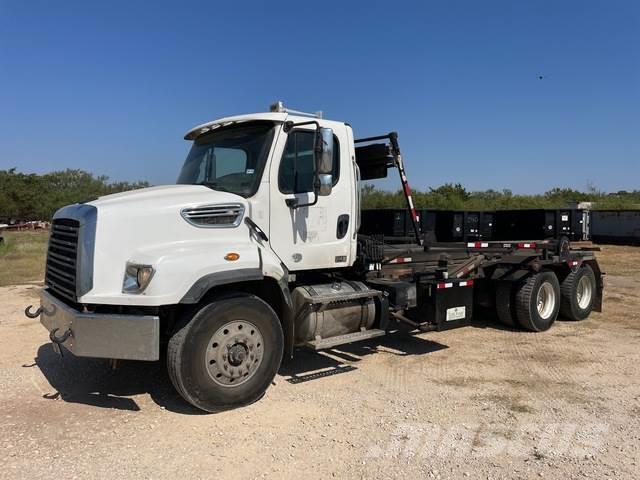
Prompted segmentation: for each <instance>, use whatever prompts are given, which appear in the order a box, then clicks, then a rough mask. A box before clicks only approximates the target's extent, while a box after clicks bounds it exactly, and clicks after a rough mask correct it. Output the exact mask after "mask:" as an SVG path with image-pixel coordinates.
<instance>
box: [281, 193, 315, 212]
mask: <svg viewBox="0 0 640 480" xmlns="http://www.w3.org/2000/svg"><path fill="white" fill-rule="evenodd" d="M313 196H314V197H315V199H314V200H313V202H309V203H298V199H297V198H287V199H286V200H285V201H284V203H286V204H287V207H289V208H291V209H293V210H295V209H296V208H302V207H313V206H314V205H315V204H316V203H318V198H319V197H320V195H318V191H317V190H315V191H314V192H313Z"/></svg>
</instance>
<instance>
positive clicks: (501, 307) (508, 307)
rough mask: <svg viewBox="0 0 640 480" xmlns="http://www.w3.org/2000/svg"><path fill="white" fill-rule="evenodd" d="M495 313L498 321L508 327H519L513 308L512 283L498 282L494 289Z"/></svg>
mask: <svg viewBox="0 0 640 480" xmlns="http://www.w3.org/2000/svg"><path fill="white" fill-rule="evenodd" d="M496 311H497V312H498V319H499V320H500V322H501V323H503V324H504V325H507V326H508V327H514V328H516V327H519V325H518V320H517V318H516V311H515V308H514V288H513V283H512V282H500V283H498V286H497V287H496Z"/></svg>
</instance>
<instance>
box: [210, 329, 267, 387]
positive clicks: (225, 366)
mask: <svg viewBox="0 0 640 480" xmlns="http://www.w3.org/2000/svg"><path fill="white" fill-rule="evenodd" d="M263 357H264V340H263V338H262V333H260V330H259V329H258V327H256V326H255V325H254V324H253V323H251V322H248V321H246V320H234V321H231V322H228V323H226V324H224V325H223V326H222V327H220V328H219V329H218V330H217V331H216V333H214V334H213V336H212V337H211V340H210V341H209V346H208V348H207V353H206V355H205V367H206V369H207V372H208V373H209V376H210V377H211V379H212V380H213V381H214V382H216V383H217V384H218V385H222V386H223V387H236V386H238V385H242V384H243V383H245V382H246V381H248V380H249V379H250V378H251V377H252V376H253V375H254V374H255V373H256V371H257V370H258V368H259V367H260V365H261V364H262V359H263Z"/></svg>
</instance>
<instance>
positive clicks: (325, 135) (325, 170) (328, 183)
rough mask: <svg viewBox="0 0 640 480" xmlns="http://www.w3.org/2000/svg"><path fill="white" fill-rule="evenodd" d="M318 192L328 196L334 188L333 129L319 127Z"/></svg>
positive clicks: (317, 151) (316, 143) (316, 161)
mask: <svg viewBox="0 0 640 480" xmlns="http://www.w3.org/2000/svg"><path fill="white" fill-rule="evenodd" d="M314 155H315V164H316V176H317V182H316V184H317V185H318V189H317V192H316V193H317V194H318V195H320V196H321V197H326V196H327V195H330V194H331V189H332V188H333V177H332V174H333V129H331V128H318V129H317V130H316V142H315V152H314Z"/></svg>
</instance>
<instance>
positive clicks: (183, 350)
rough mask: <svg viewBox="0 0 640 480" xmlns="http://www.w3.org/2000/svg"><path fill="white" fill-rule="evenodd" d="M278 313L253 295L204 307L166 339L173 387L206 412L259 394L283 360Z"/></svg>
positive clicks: (282, 343) (234, 405)
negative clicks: (167, 340)
mask: <svg viewBox="0 0 640 480" xmlns="http://www.w3.org/2000/svg"><path fill="white" fill-rule="evenodd" d="M283 348H284V338H283V333H282V327H281V325H280V321H279V319H278V316H277V315H276V313H275V312H274V311H273V309H272V308H271V307H270V306H269V305H268V304H267V303H265V302H264V301H263V300H261V299H260V298H258V297H256V296H254V295H238V296H234V297H230V298H224V299H220V300H217V301H213V302H212V303H210V304H208V305H205V306H203V307H202V308H201V309H200V310H199V311H197V312H196V314H195V315H193V317H192V318H191V319H190V320H188V321H187V322H186V323H185V324H184V326H183V327H182V328H181V329H180V330H178V331H177V332H176V333H175V334H174V335H173V336H172V337H171V339H170V340H169V345H168V347H167V369H168V372H169V377H170V378H171V382H172V383H173V385H174V387H175V388H176V390H177V391H178V393H180V395H181V396H182V397H183V398H184V399H185V400H186V401H187V402H189V403H191V404H192V405H194V406H195V407H197V408H199V409H202V410H205V411H207V412H216V411H221V410H226V409H230V408H234V407H238V406H242V405H248V404H250V403H253V402H255V401H256V400H258V399H260V398H261V397H262V395H264V392H265V391H266V390H267V388H268V387H269V384H270V383H271V382H272V381H273V378H274V377H275V375H276V372H277V371H278V368H279V366H280V362H281V360H282V354H283Z"/></svg>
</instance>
